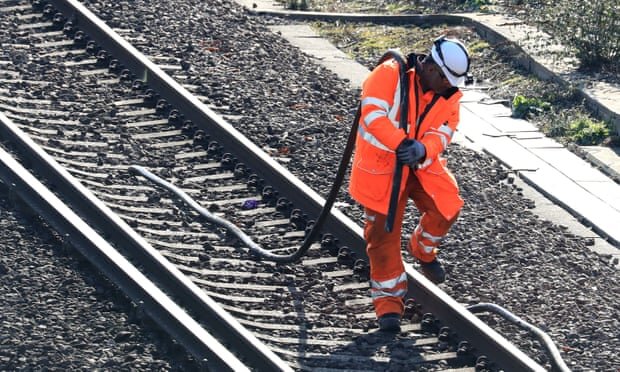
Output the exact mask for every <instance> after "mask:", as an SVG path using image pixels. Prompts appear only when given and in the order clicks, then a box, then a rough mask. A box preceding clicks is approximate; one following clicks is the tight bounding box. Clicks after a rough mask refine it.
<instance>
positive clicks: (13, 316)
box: [0, 184, 196, 371]
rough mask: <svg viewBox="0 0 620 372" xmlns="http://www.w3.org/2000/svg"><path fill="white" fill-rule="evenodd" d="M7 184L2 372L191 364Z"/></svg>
mask: <svg viewBox="0 0 620 372" xmlns="http://www.w3.org/2000/svg"><path fill="white" fill-rule="evenodd" d="M9 195H10V194H9V192H8V190H7V189H6V187H5V185H4V184H0V241H1V242H2V243H1V244H0V299H1V300H0V370H2V371H14V370H46V369H49V370H63V371H68V370H95V369H97V368H99V369H104V370H129V369H137V370H145V371H146V370H148V371H154V370H188V369H193V368H196V366H195V365H194V364H193V362H192V361H191V358H190V357H189V356H188V354H187V352H186V351H185V350H184V349H182V348H181V347H179V345H178V344H176V343H175V342H173V341H172V340H171V339H170V337H169V336H168V335H167V334H165V333H163V331H162V330H161V329H160V328H159V327H157V326H156V325H155V324H153V323H152V321H150V320H149V319H148V318H147V317H146V316H144V315H143V313H142V312H141V311H140V309H139V308H137V307H136V306H135V305H133V303H132V302H131V301H130V300H129V299H128V298H127V297H125V295H124V294H123V293H121V292H120V291H119V290H118V289H117V288H116V287H115V286H114V285H113V284H112V283H110V282H109V281H108V280H107V279H106V278H105V277H103V276H102V275H100V274H99V272H98V271H97V270H96V269H95V268H94V267H93V266H92V265H91V264H90V263H89V262H88V261H86V259H84V258H82V257H81V256H80V255H79V253H78V252H77V251H76V250H75V249H74V248H72V247H71V246H68V245H66V244H64V243H63V242H62V240H61V239H60V238H59V237H58V235H57V234H56V233H54V232H53V231H52V230H51V229H50V228H49V227H48V226H47V225H45V224H44V223H43V222H42V221H41V220H40V218H39V217H37V216H36V215H33V214H32V212H30V210H29V209H28V208H27V207H25V205H24V204H23V202H21V201H20V200H19V199H17V198H16V197H15V196H14V195H11V196H9Z"/></svg>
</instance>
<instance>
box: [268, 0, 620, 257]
mask: <svg viewBox="0 0 620 372" xmlns="http://www.w3.org/2000/svg"><path fill="white" fill-rule="evenodd" d="M261 2H263V3H264V1H263V0H261ZM272 29H273V30H274V31H276V32H280V33H281V35H282V36H283V37H284V38H285V39H286V40H288V41H289V42H290V43H291V44H293V45H295V46H297V47H299V48H300V49H301V50H302V51H304V52H306V53H308V54H309V55H311V56H314V57H315V58H317V59H318V60H319V62H320V63H322V64H323V65H324V66H326V67H328V68H330V69H331V70H332V71H334V72H336V73H337V74H338V76H341V78H343V79H346V80H348V81H349V82H350V83H351V86H352V87H354V88H359V86H360V85H361V83H362V82H363V80H364V79H365V77H366V76H367V74H368V70H367V69H366V68H365V67H363V66H361V65H359V64H357V63H356V62H355V61H353V60H351V59H349V58H348V57H347V56H346V55H344V53H342V52H340V51H339V50H337V48H335V47H334V46H333V45H331V44H330V43H328V42H323V41H320V40H318V39H319V38H318V37H317V35H316V34H315V33H314V31H313V30H312V29H311V28H310V27H308V26H305V25H304V26H303V27H299V26H277V27H272ZM351 71H356V72H355V73H353V74H352V73H351ZM461 107H462V109H461V123H460V125H459V130H458V132H457V134H456V136H455V140H456V141H458V142H459V143H462V144H464V145H466V146H469V147H473V148H475V149H478V150H483V151H485V152H487V153H490V154H491V155H493V156H495V157H496V158H497V159H498V160H500V161H501V162H503V163H504V164H506V165H507V166H508V167H509V168H511V169H513V170H515V171H516V172H517V173H519V175H520V176H521V177H522V179H523V180H524V181H525V182H526V183H528V184H530V185H532V186H533V187H534V188H535V189H536V190H538V191H539V192H540V193H541V194H542V195H544V196H545V197H547V198H549V200H552V201H553V202H554V203H557V204H558V205H560V206H562V207H563V208H564V209H565V210H567V211H569V212H570V213H571V214H573V215H575V216H578V217H577V219H578V220H579V221H581V222H584V223H586V224H588V225H590V226H592V228H593V229H594V230H595V231H596V232H597V233H598V234H601V235H602V236H603V238H600V237H597V236H596V235H594V236H592V237H593V238H594V240H595V242H596V244H595V245H596V247H595V250H596V251H597V252H601V253H606V254H612V255H615V257H618V256H620V253H619V252H620V251H618V250H617V249H616V248H614V247H613V246H611V245H609V244H608V243H606V239H609V240H610V241H612V242H614V243H615V244H619V242H620V226H619V223H620V222H619V221H620V211H619V210H617V209H616V208H615V207H614V206H616V205H617V199H618V197H616V195H620V192H616V189H615V186H614V184H613V181H609V179H608V180H607V181H603V180H602V179H603V178H604V176H601V175H600V174H596V173H595V172H594V170H595V169H594V168H592V167H591V166H590V165H589V164H588V163H586V162H585V161H584V160H583V159H580V158H578V157H577V156H575V155H573V154H572V153H571V152H570V151H568V150H566V149H564V147H563V146H562V145H561V144H557V143H555V141H553V140H551V139H548V138H544V136H542V135H541V133H539V132H538V131H537V129H536V128H535V127H534V126H533V125H532V124H530V123H528V122H527V121H523V120H516V119H514V118H511V117H510V114H511V111H510V108H509V107H508V106H506V105H504V104H502V103H501V102H498V101H497V100H493V99H491V98H490V97H488V95H486V94H485V93H484V91H476V90H473V89H471V88H468V89H465V90H464V97H463V100H462V105H461ZM592 151H594V149H592ZM565 157H569V159H568V160H567V159H565ZM556 163H557V164H556ZM591 171H592V172H594V173H590V172H591ZM570 177H575V179H572V178H570ZM601 177H602V178H601ZM531 193H536V192H534V191H532V192H531ZM600 194H609V195H613V196H610V197H609V198H606V199H605V200H603V199H601V198H600V197H599V196H598V195H600ZM540 199H542V200H544V202H541V201H538V202H537V205H538V204H540V205H538V206H537V209H540V211H541V213H546V211H547V210H548V209H552V208H554V211H553V212H549V213H548V214H549V215H560V214H562V213H563V214H564V215H565V216H563V217H562V220H561V221H557V220H556V222H557V223H564V221H570V223H571V224H573V225H575V226H577V227H574V229H575V230H580V232H581V234H582V236H591V235H593V234H592V232H591V231H590V230H589V228H588V227H587V226H584V225H582V224H580V223H577V222H575V221H576V220H575V219H574V218H572V217H570V218H568V217H566V215H568V213H567V212H565V211H564V210H561V209H560V208H559V207H557V206H555V205H553V203H551V202H549V203H547V202H546V201H547V199H544V198H540ZM568 216H570V215H568ZM558 218H559V217H558ZM571 218H572V221H571ZM571 231H573V227H571ZM575 233H577V232H575ZM584 234H585V235H584Z"/></svg>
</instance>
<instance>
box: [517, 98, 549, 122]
mask: <svg viewBox="0 0 620 372" xmlns="http://www.w3.org/2000/svg"><path fill="white" fill-rule="evenodd" d="M550 107H551V104H550V103H549V102H546V101H543V100H541V99H539V98H528V97H525V96H522V95H520V94H517V95H516V96H515V97H514V98H513V99H512V117H515V118H520V119H525V118H527V117H528V116H530V115H531V114H538V113H540V112H542V111H547V110H549V108H550Z"/></svg>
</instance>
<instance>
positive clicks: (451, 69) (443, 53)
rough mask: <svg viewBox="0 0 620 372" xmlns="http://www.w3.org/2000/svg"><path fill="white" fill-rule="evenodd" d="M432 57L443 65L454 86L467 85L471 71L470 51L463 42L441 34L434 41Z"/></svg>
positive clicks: (438, 63) (445, 73) (443, 69)
mask: <svg viewBox="0 0 620 372" xmlns="http://www.w3.org/2000/svg"><path fill="white" fill-rule="evenodd" d="M431 57H433V61H434V62H435V63H436V64H437V65H438V66H439V67H441V71H443V73H444V75H446V78H448V81H450V84H452V86H453V87H460V86H463V85H465V77H466V76H467V72H468V71H469V53H468V52H467V48H465V45H464V44H463V43H462V42H460V41H459V40H457V39H451V38H447V37H446V36H440V37H439V38H437V39H436V40H435V42H434V43H433V47H432V48H431Z"/></svg>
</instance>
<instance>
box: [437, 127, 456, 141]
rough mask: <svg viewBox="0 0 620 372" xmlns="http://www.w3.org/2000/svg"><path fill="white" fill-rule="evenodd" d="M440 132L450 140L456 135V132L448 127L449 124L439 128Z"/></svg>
mask: <svg viewBox="0 0 620 372" xmlns="http://www.w3.org/2000/svg"><path fill="white" fill-rule="evenodd" d="M437 130H438V131H439V132H441V133H444V134H446V135H447V136H448V138H452V135H453V134H454V131H453V130H452V128H450V127H449V126H448V124H443V125H442V126H440V127H439V129H437Z"/></svg>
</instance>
